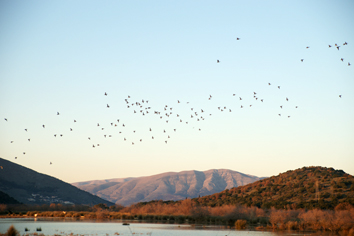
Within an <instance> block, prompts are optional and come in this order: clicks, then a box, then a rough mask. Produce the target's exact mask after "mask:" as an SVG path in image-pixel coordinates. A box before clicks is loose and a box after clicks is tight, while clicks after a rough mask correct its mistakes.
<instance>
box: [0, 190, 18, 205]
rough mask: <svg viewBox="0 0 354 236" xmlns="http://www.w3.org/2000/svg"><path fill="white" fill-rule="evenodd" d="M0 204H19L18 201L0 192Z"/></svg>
mask: <svg viewBox="0 0 354 236" xmlns="http://www.w3.org/2000/svg"><path fill="white" fill-rule="evenodd" d="M0 204H6V205H9V204H21V203H20V202H19V201H17V200H16V199H15V198H13V197H11V196H9V195H8V194H6V193H4V192H2V191H0Z"/></svg>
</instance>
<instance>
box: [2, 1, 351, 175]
mask: <svg viewBox="0 0 354 236" xmlns="http://www.w3.org/2000/svg"><path fill="white" fill-rule="evenodd" d="M353 13H354V2H353V1H320V0H318V1H310V2H309V1H292V2H290V1H103V2H102V1H17V0H15V1H1V2H0V118H1V120H0V157H2V158H5V159H7V160H10V161H14V162H15V163H18V164H21V165H24V166H26V167H29V168H32V169H34V170H36V171H38V172H42V173H45V174H48V175H52V176H54V177H57V178H59V179H62V180H64V181H67V182H76V181H85V180H92V179H108V178H120V177H137V176H147V175H153V174H158V173H162V172H168V171H183V170H192V169H194V170H201V171H203V170H208V169H213V168H226V169H232V170H236V171H240V172H243V173H246V174H251V175H256V176H271V175H277V174H278V173H281V172H285V171H287V170H291V169H297V168H301V167H303V166H311V165H316V166H317V165H320V166H327V167H333V168H336V169H343V170H344V171H345V172H347V173H350V174H354V161H353V160H354V122H353V120H354V93H353V90H354V65H351V66H348V62H350V63H352V64H354V46H353V45H354V30H353V29H354V14H353ZM237 37H239V38H240V40H236V38H237ZM344 42H347V43H348V44H347V45H343V43H344ZM336 43H337V44H338V45H339V46H340V49H339V50H337V49H336V48H335V46H334V45H335V44H336ZM329 44H330V45H332V47H331V48H329V47H328V45H329ZM307 46H309V48H308V49H306V47H307ZM341 58H344V61H343V62H342V61H341V60H340V59H341ZM300 59H304V62H301V61H300ZM216 60H220V63H216ZM269 82H270V83H271V85H270V86H269V85H268V83H269ZM277 86H281V89H278V88H277ZM105 92H107V93H108V96H104V93H105ZM253 92H256V93H257V94H256V96H257V98H259V99H258V100H255V98H254V97H253V95H254V93H253ZM233 94H236V96H233ZM128 95H129V96H130V97H131V98H130V99H128V101H129V103H132V102H137V101H139V102H140V103H141V104H142V105H144V107H143V108H142V109H144V108H146V107H151V112H150V113H149V114H146V115H144V116H143V115H141V114H142V113H140V112H139V110H140V109H138V108H137V107H136V105H135V107H134V106H133V107H132V106H131V107H130V108H127V105H126V103H125V101H124V100H125V99H126V98H128ZM209 95H212V99H211V100H209V99H208V98H209ZM339 95H342V98H339ZM239 97H242V100H240V99H239ZM286 97H288V98H289V101H286ZM142 99H144V101H146V100H148V101H149V103H148V104H146V103H144V104H143V103H142V102H141V100H142ZM260 99H264V102H261V101H260ZM177 100H180V102H181V103H177ZM187 102H189V103H188V104H187ZM107 104H109V106H110V108H107ZM165 105H167V106H168V109H169V108H170V107H172V108H173V110H172V111H171V110H169V112H172V113H173V114H171V115H170V117H167V116H164V118H163V119H160V118H159V117H160V116H159V115H156V114H153V111H160V112H161V114H164V113H165V112H166V111H164V106H165ZM241 105H242V106H243V108H242V109H241V108H240V107H241ZM250 105H252V107H250ZM281 105H282V106H283V108H282V109H281V108H280V106H281ZM224 106H226V107H227V109H225V111H222V112H221V111H220V110H218V107H221V108H223V107H224ZM295 106H298V108H297V109H296V108H295ZM191 108H194V110H193V112H195V111H198V117H200V116H203V118H205V119H204V120H200V121H197V120H196V116H195V115H194V116H193V118H191V113H192V111H191ZM201 109H203V110H204V111H205V112H203V113H202V112H201ZM229 109H231V112H229ZM134 110H136V111H137V113H134ZM57 112H60V115H59V116H57V115H56V114H57ZM279 113H280V114H281V116H278V114H279ZM177 114H179V117H177ZM209 114H212V115H211V116H210V115H209ZM288 116H290V118H288ZM4 118H7V119H8V121H7V122H6V121H5V120H4ZM74 119H76V120H77V122H76V123H74V122H73V120H74ZM117 119H120V122H119V123H118V122H117ZM180 119H182V122H180ZM166 120H168V123H166ZM111 122H113V123H114V124H117V125H118V126H117V127H114V126H111V125H110V123H111ZM122 122H123V123H124V124H125V127H122ZM185 122H188V124H186V123H185ZM97 123H100V126H99V127H98V126H97ZM43 124H45V126H46V127H45V128H42V125H43ZM70 128H72V129H73V131H70ZM101 128H104V130H102V129H101ZM149 128H152V131H149ZM24 129H28V131H27V132H26V131H24ZM173 129H176V132H174V131H173ZM199 129H201V131H199ZM134 130H135V131H136V132H135V133H134V132H133V131H134ZM163 130H166V133H164V132H163ZM119 131H120V132H122V133H119ZM54 134H57V135H58V136H59V135H60V134H63V137H56V138H55V137H54ZM104 135H107V136H108V135H112V137H111V138H108V137H107V138H104ZM168 135H169V136H170V138H168ZM151 136H154V139H152V137H151ZM88 137H91V140H88ZM29 138H30V139H31V141H28V140H27V139H29ZM124 138H126V139H127V141H124ZM140 139H142V142H140ZM166 140H167V141H168V143H167V144H166V143H165V141H166ZM10 141H14V142H13V143H10ZM132 142H134V145H132ZM97 144H100V146H99V147H97ZM92 145H95V146H96V147H95V148H93V147H92ZM23 152H26V154H25V155H23V154H22V153H23ZM15 157H17V159H15ZM50 162H52V163H53V164H52V165H49V163H50Z"/></svg>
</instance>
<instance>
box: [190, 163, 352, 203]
mask: <svg viewBox="0 0 354 236" xmlns="http://www.w3.org/2000/svg"><path fill="white" fill-rule="evenodd" d="M193 200H194V201H196V202H198V203H199V204H200V205H202V206H212V207H213V206H221V205H230V204H231V205H236V204H240V205H248V206H258V207H262V208H270V207H275V208H284V207H288V208H289V207H290V208H307V209H311V208H321V209H333V208H334V207H335V206H336V205H338V204H339V203H350V204H352V205H354V177H353V176H352V175H349V174H347V173H345V172H344V171H343V170H335V169H333V168H326V167H320V166H317V167H314V166H311V167H303V168H301V169H296V170H290V171H287V172H285V173H282V174H279V175H277V176H272V177H270V178H265V179H262V180H259V181H256V182H254V183H251V184H248V185H245V186H241V187H237V188H232V189H229V190H224V191H222V192H220V193H216V194H212V195H209V196H205V197H201V198H196V199H193Z"/></svg>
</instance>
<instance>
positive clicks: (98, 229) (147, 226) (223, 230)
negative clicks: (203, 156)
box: [0, 218, 331, 236]
mask: <svg viewBox="0 0 354 236" xmlns="http://www.w3.org/2000/svg"><path fill="white" fill-rule="evenodd" d="M123 222H129V223H130V224H129V225H127V226H125V225H123V224H122V223H123ZM11 225H14V226H15V228H16V229H17V230H18V231H19V232H20V234H21V235H24V234H28V233H29V234H34V233H39V234H44V235H70V234H72V235H84V236H115V235H152V236H180V235H190V236H224V235H227V236H232V235H237V236H279V235H282V236H290V235H295V236H296V235H308V236H309V235H312V236H313V235H316V234H314V233H312V234H311V233H309V232H307V233H305V232H298V231H280V232H271V231H254V230H235V229H234V228H230V227H227V226H216V225H198V224H195V225H188V224H161V223H139V222H134V221H121V220H113V221H112V220H100V221H98V220H80V219H70V218H7V219H0V233H6V230H7V229H8V228H9V227H10V226H11ZM26 228H27V229H28V230H29V231H27V232H26V231H25V229H26ZM37 228H41V231H40V232H37V231H36V229H37ZM318 235H331V234H329V233H325V234H324V233H323V232H321V234H318Z"/></svg>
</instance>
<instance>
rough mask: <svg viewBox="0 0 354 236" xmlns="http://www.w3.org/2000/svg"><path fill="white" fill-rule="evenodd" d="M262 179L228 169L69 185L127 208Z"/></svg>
mask: <svg viewBox="0 0 354 236" xmlns="http://www.w3.org/2000/svg"><path fill="white" fill-rule="evenodd" d="M260 179H262V178H260V177H257V176H252V175H247V174H243V173H240V172H237V171H232V170H227V169H212V170H208V171H196V170H191V171H182V172H167V173H162V174H158V175H153V176H146V177H138V178H122V179H109V180H93V181H85V182H77V183H72V185H74V186H76V187H78V188H80V189H82V190H85V191H88V192H90V193H92V194H95V195H97V196H99V197H102V198H104V199H106V200H108V201H111V202H115V203H117V204H121V205H124V206H128V205H131V204H134V203H137V202H146V201H151V200H164V201H166V200H182V199H185V198H194V197H198V196H206V195H210V194H213V193H217V192H221V191H223V190H225V189H230V188H233V187H238V186H242V185H245V184H249V183H253V182H255V181H258V180H260Z"/></svg>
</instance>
